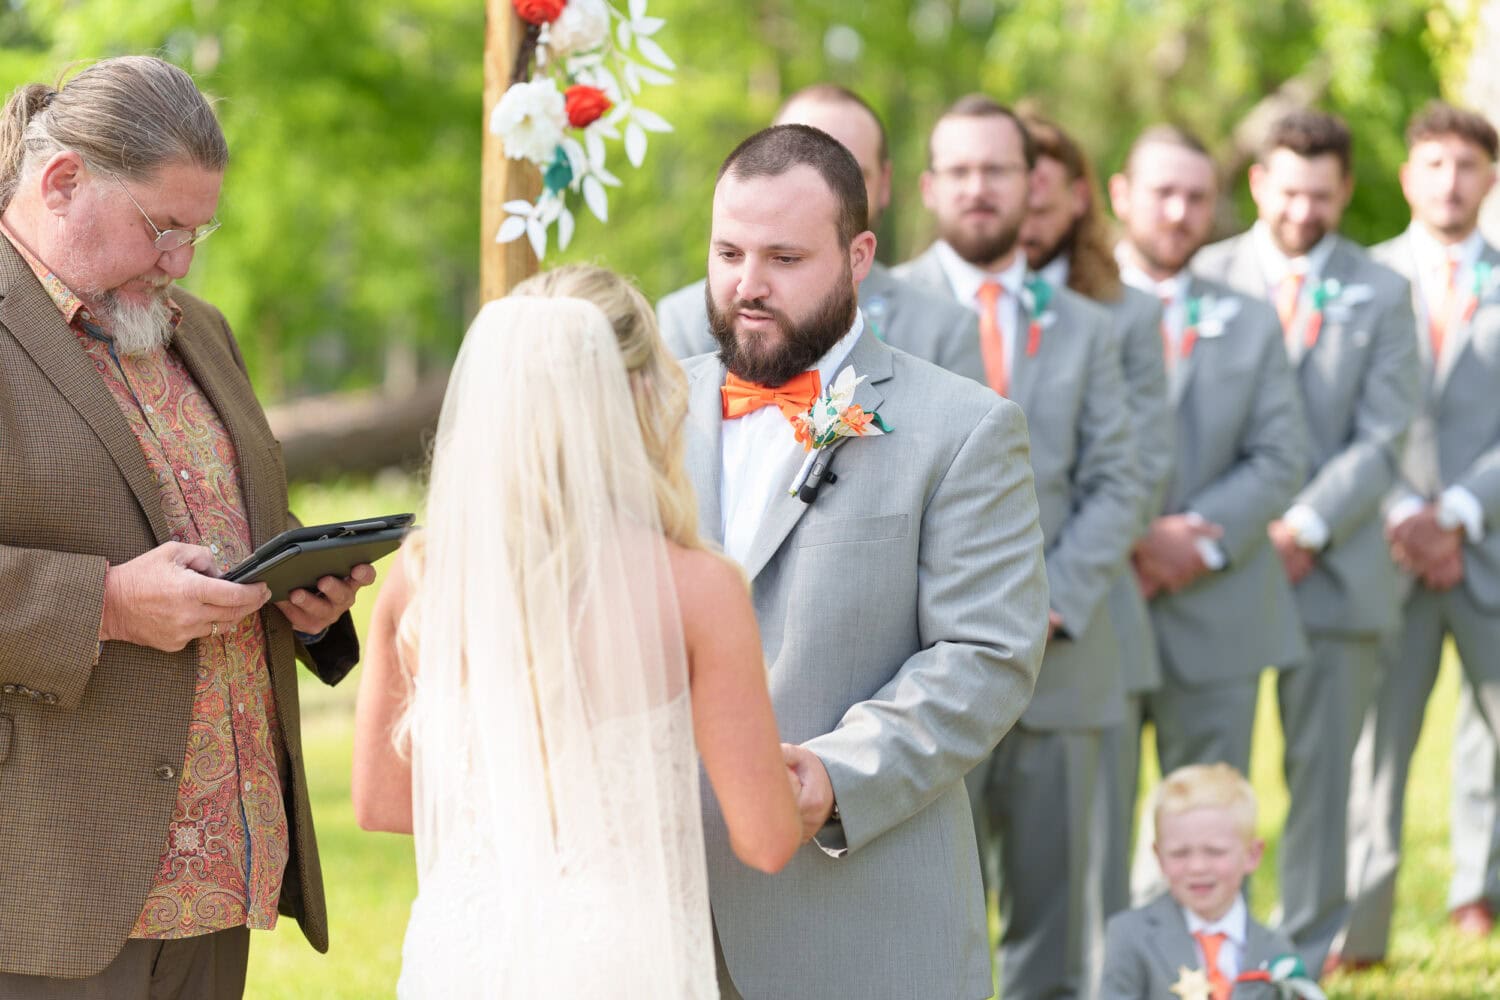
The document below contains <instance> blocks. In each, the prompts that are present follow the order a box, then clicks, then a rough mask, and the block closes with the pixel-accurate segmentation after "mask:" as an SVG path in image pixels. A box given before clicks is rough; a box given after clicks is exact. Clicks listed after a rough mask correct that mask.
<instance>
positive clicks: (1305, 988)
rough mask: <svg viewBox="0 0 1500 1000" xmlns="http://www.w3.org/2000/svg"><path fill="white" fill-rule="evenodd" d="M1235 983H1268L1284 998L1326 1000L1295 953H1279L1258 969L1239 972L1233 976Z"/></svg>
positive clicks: (1287, 999)
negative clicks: (1279, 954)
mask: <svg viewBox="0 0 1500 1000" xmlns="http://www.w3.org/2000/svg"><path fill="white" fill-rule="evenodd" d="M1234 981H1235V982H1236V983H1268V984H1270V985H1271V986H1272V987H1274V988H1275V989H1276V992H1277V994H1278V995H1279V996H1281V997H1283V998H1285V1000H1294V998H1295V1000H1328V998H1327V996H1326V995H1325V994H1324V993H1323V991H1322V989H1320V988H1319V987H1318V984H1317V981H1316V980H1314V979H1313V978H1312V977H1311V976H1309V975H1308V974H1307V968H1306V966H1304V965H1303V964H1302V959H1300V958H1298V957H1297V956H1296V955H1281V956H1279V957H1277V958H1273V959H1272V960H1271V961H1269V962H1266V963H1264V964H1263V965H1261V967H1260V968H1258V969H1250V970H1248V971H1246V972H1241V973H1240V974H1239V975H1238V976H1235V977H1234Z"/></svg>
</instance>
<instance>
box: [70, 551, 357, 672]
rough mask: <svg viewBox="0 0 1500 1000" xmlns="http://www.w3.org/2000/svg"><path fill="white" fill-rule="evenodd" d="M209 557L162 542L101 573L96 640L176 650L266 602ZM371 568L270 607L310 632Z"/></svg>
mask: <svg viewBox="0 0 1500 1000" xmlns="http://www.w3.org/2000/svg"><path fill="white" fill-rule="evenodd" d="M218 575H219V569H218V565H217V563H216V561H215V559H214V554H213V552H211V551H210V550H209V549H207V548H205V547H203V546H201V545H188V544H185V543H183V542H166V543H165V544H162V545H158V546H157V547H156V548H154V549H151V550H150V551H148V552H144V553H142V554H141V555H139V556H136V557H135V558H134V559H132V560H130V561H129V562H125V563H121V564H120V565H118V566H111V567H110V568H109V569H108V570H106V571H105V574H104V616H103V620H102V621H101V622H100V625H99V641H100V642H106V641H110V640H117V641H121V642H131V643H135V644H137V645H140V646H149V647H151V648H152V649H159V650H162V651H163V652H169V653H170V652H176V651H177V650H179V649H182V648H183V647H184V646H186V645H187V644H188V643H189V642H192V641H193V640H194V639H202V638H205V637H207V636H211V635H218V634H220V633H223V632H227V631H229V630H230V629H232V628H233V627H234V626H235V625H237V624H238V623H239V622H240V621H241V620H243V619H244V618H245V617H246V616H247V615H251V614H254V613H255V612H257V611H259V610H260V609H261V607H262V606H264V605H265V603H266V602H267V601H269V600H270V599H271V590H270V588H269V587H267V586H266V585H265V584H263V583H230V582H229V581H228V580H221V579H218ZM374 580H375V570H374V568H373V567H371V566H368V565H361V566H356V567H354V569H353V570H352V571H351V572H350V575H349V576H347V577H344V578H343V579H340V578H338V577H335V576H325V577H323V578H322V579H321V580H319V581H318V589H317V590H316V591H311V590H294V591H292V593H291V594H290V595H289V597H288V599H287V600H285V601H277V602H276V607H277V608H278V609H279V610H280V611H281V613H282V614H283V615H285V616H286V619H287V621H288V622H290V623H291V625H292V628H294V629H296V630H297V631H298V632H303V633H306V634H309V635H314V634H317V633H319V632H322V631H323V630H324V629H326V628H328V627H329V626H330V625H332V624H333V623H334V622H336V621H337V620H338V619H339V617H340V616H341V615H343V613H344V612H345V611H348V610H349V609H350V608H351V607H352V606H353V605H354V598H355V595H356V594H357V593H358V591H359V588H361V587H364V586H368V585H369V584H371V583H373V582H374Z"/></svg>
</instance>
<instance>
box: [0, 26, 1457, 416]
mask: <svg viewBox="0 0 1500 1000" xmlns="http://www.w3.org/2000/svg"><path fill="white" fill-rule="evenodd" d="M1460 6H1461V5H1460ZM1469 7H1472V8H1474V10H1477V7H1476V6H1475V5H1469ZM1459 9H1460V8H1459V7H1451V6H1449V5H1447V4H1443V3H1437V2H1436V0H1432V2H1421V0H1265V2H1256V3H1252V2H1250V0H1235V2H1230V3H1223V2H1220V0H1025V2H1022V0H869V2H866V3H863V4H860V5H858V6H856V7H852V6H851V5H849V4H848V3H845V2H840V0H751V2H747V3H741V4H714V5H712V6H710V5H707V4H704V3H702V2H701V0H651V11H652V13H653V14H657V15H660V16H662V17H665V18H667V19H668V24H667V26H666V28H664V29H663V30H662V33H661V35H660V36H659V38H660V40H661V42H662V44H663V45H664V46H665V47H666V48H667V50H668V52H669V53H670V54H671V55H672V56H673V57H674V58H675V59H676V61H677V63H678V66H679V72H678V73H677V74H676V84H675V85H674V86H672V87H669V88H664V87H648V88H647V89H646V91H645V93H644V95H643V97H642V101H643V103H644V104H645V106H647V107H649V108H651V109H652V110H654V111H657V112H659V113H660V114H662V115H663V116H664V117H666V118H667V120H668V121H670V122H671V123H672V124H673V125H674V126H675V129H676V130H675V131H674V132H672V133H670V134H665V135H653V136H652V137H651V140H650V151H649V153H648V156H647V160H646V165H645V167H644V168H643V169H642V170H633V169H630V168H629V166H628V165H627V164H626V163H625V162H624V157H623V155H620V153H619V152H618V149H617V150H616V152H615V153H614V154H612V155H613V156H614V157H616V159H615V161H614V162H613V164H612V166H613V167H614V168H616V170H617V172H618V173H619V175H620V177H621V178H622V180H623V182H624V183H623V186H622V187H621V188H620V189H618V190H616V191H613V192H611V197H610V221H609V223H608V225H607V226H604V225H601V224H599V223H598V222H597V221H596V220H594V219H593V218H592V216H590V215H588V214H587V213H586V212H585V213H583V214H582V215H581V216H580V219H579V226H578V231H577V234H576V236H575V237H574V242H573V246H572V248H570V250H569V252H568V253H567V254H565V255H562V256H561V258H560V259H572V260H593V261H598V262H600V263H603V264H606V265H609V266H611V267H615V268H617V269H619V270H621V271H625V272H627V273H631V274H634V275H636V276H637V278H638V279H639V281H640V283H641V285H642V287H643V288H644V289H645V290H646V291H647V293H648V294H649V295H651V296H652V297H657V296H660V295H662V294H665V293H666V292H668V291H670V290H672V289H673V288H676V287H678V286H679V285H682V284H685V283H687V282H689V281H692V280H695V279H696V278H698V277H700V276H701V275H702V273H703V262H704V260H705V258H706V255H707V235H708V225H709V215H710V199H711V196H712V191H713V180H714V174H715V172H716V171H717V168H718V165H719V163H720V162H721V161H722V159H723V158H724V156H725V155H726V154H727V153H728V151H729V150H730V149H731V148H732V147H733V146H734V144H735V143H736V142H738V141H739V140H740V139H741V138H743V137H744V136H745V135H747V134H749V133H750V132H752V131H754V130H755V129H757V128H759V127H761V126H762V125H764V124H765V123H766V122H768V121H769V120H770V118H771V117H772V115H773V114H774V113H775V110H776V108H777V106H778V105H779V103H780V101H781V99H782V97H783V95H785V94H787V93H789V92H790V91H792V90H794V89H796V88H798V87H801V86H804V85H806V84H809V83H813V82H816V81H819V80H832V81H835V82H839V83H843V84H846V85H848V86H850V87H853V88H854V89H856V90H858V91H860V92H861V93H862V94H864V95H865V96H866V97H867V98H868V99H869V100H870V101H871V103H872V104H873V105H874V106H875V107H876V108H877V109H878V110H879V111H880V112H881V114H882V115H883V116H884V118H885V120H886V122H887V125H888V128H889V131H890V133H891V137H892V156H893V160H894V163H895V197H894V202H893V206H892V210H891V212H890V213H889V214H888V215H887V217H886V219H885V221H884V222H883V223H882V226H881V229H880V232H879V233H878V235H879V236H880V256H881V258H882V259H883V260H886V261H889V262H895V261H899V260H902V259H905V258H906V257H909V256H911V255H912V254H914V253H916V252H917V251H919V250H920V249H921V248H922V246H923V245H924V244H925V243H926V241H927V239H928V238H929V233H930V230H929V226H928V221H927V216H926V213H925V212H924V210H923V209H922V206H921V199H920V196H919V193H918V187H917V178H918V176H919V174H920V173H921V170H922V168H923V166H924V164H925V159H926V149H925V145H926V136H927V132H928V130H929V129H930V127H931V124H932V122H933V121H934V120H935V119H936V117H937V115H938V114H939V113H940V111H941V110H942V108H943V107H944V106H945V105H947V104H948V103H950V102H951V101H952V100H953V99H954V98H956V97H958V96H960V95H961V94H963V93H965V92H967V91H970V90H974V89H979V88H983V89H985V90H986V91H987V92H989V93H991V94H993V95H994V96H996V97H998V98H1000V99H1002V100H1005V101H1008V102H1012V103H1016V102H1020V101H1022V100H1023V99H1024V100H1026V101H1027V102H1028V103H1029V104H1031V105H1033V106H1035V107H1036V108H1038V109H1039V110H1041V111H1042V112H1044V113H1047V114H1049V115H1051V116H1053V117H1055V118H1057V119H1058V120H1059V121H1061V122H1062V124H1064V125H1065V126H1066V127H1068V128H1069V129H1070V130H1072V131H1073V132H1074V133H1075V134H1076V135H1077V136H1078V137H1079V139H1080V140H1081V141H1082V142H1083V144H1084V145H1085V147H1086V148H1087V149H1089V150H1090V151H1091V152H1092V153H1093V154H1094V155H1095V157H1096V158H1097V160H1098V163H1099V165H1100V167H1101V170H1102V172H1104V173H1108V172H1109V171H1110V170H1113V169H1115V168H1116V167H1117V166H1118V165H1119V163H1120V161H1121V159H1122V158H1123V155H1124V151H1125V149H1126V147H1127V146H1128V145H1129V143H1130V141H1131V139H1132V138H1133V137H1134V136H1135V134H1136V133H1137V132H1138V131H1139V130H1140V129H1141V128H1142V127H1143V126H1145V125H1147V124H1149V123H1152V122H1156V121H1161V120H1169V121H1175V122H1178V123H1180V124H1182V125H1185V126H1188V127H1189V128H1191V129H1193V130H1194V131H1196V132H1198V133H1199V134H1200V135H1202V136H1203V137H1204V139H1205V140H1206V141H1207V142H1208V143H1209V145H1210V147H1211V148H1212V149H1213V150H1214V151H1215V152H1216V154H1217V155H1218V156H1219V158H1220V159H1221V161H1222V162H1223V163H1225V164H1226V165H1232V176H1233V177H1234V178H1235V179H1236V181H1237V183H1238V185H1239V188H1240V191H1239V193H1238V201H1237V204H1238V206H1239V216H1240V221H1241V222H1245V223H1247V222H1248V221H1249V219H1250V217H1251V216H1250V212H1249V210H1248V204H1247V202H1246V200H1245V195H1244V192H1243V180H1242V176H1243V169H1242V168H1243V166H1244V163H1243V160H1242V157H1241V154H1239V153H1238V152H1237V151H1236V150H1235V147H1234V142H1233V135H1234V130H1235V127H1236V126H1237V125H1238V124H1239V123H1240V121H1241V120H1242V119H1243V117H1244V116H1245V114H1246V112H1247V111H1249V109H1250V108H1252V107H1253V106H1254V105H1255V104H1256V102H1257V101H1259V100H1260V99H1261V98H1262V97H1264V96H1265V95H1267V94H1268V93H1271V92H1273V91H1275V90H1276V89H1277V88H1278V87H1280V86H1281V85H1282V84H1284V83H1286V82H1287V81H1288V80H1292V79H1294V78H1297V79H1306V80H1309V81H1311V82H1312V84H1313V90H1314V92H1315V93H1318V94H1320V95H1322V96H1321V103H1322V104H1323V105H1324V106H1326V107H1327V108H1329V109H1330V110H1333V111H1336V112H1338V113H1340V114H1343V115H1345V116H1346V117H1347V118H1348V120H1349V122H1350V124H1351V126H1352V127H1353V129H1354V131H1355V137H1356V140H1355V141H1356V170H1357V173H1358V176H1357V180H1358V184H1357V187H1356V193H1355V199H1354V202H1353V204H1352V205H1351V206H1350V209H1349V213H1348V215H1347V221H1346V226H1345V229H1346V231H1347V232H1348V233H1349V234H1350V235H1351V236H1353V237H1355V238H1357V239H1361V240H1366V241H1370V240H1375V239H1378V238H1383V237H1385V236H1388V235H1390V234H1391V233H1393V232H1394V231H1396V230H1397V229H1399V228H1400V227H1401V226H1402V225H1404V224H1405V221H1406V210H1405V205H1404V203H1403V202H1402V200H1401V198H1400V193H1399V189H1398V187H1397V185H1396V180H1395V170H1396V166H1397V165H1398V164H1399V163H1400V161H1401V159H1402V158H1403V153H1404V151H1403V149H1402V142H1401V131H1402V126H1403V124H1404V121H1405V119H1406V117H1407V115H1408V114H1409V113H1410V112H1411V111H1412V110H1413V109H1414V108H1415V107H1416V106H1417V105H1419V104H1420V103H1421V102H1423V101H1424V100H1426V99H1427V98H1429V97H1433V96H1436V95H1437V94H1438V93H1439V92H1440V91H1444V90H1446V91H1448V92H1450V93H1451V92H1452V91H1453V90H1454V89H1455V83H1454V81H1455V80H1456V78H1457V74H1458V73H1459V72H1461V68H1462V66H1463V64H1464V60H1465V59H1466V57H1467V54H1468V52H1469V48H1470V46H1471V45H1472V37H1473V30H1472V28H1473V20H1474V17H1475V13H1474V10H1469V9H1468V8H1462V10H1461V11H1460V13H1457V14H1455V13H1454V11H1455V10H1459ZM483 21H484V4H482V3H480V2H479V0H384V2H380V3H363V2H360V0H305V2H303V3H299V4H274V3H266V2H256V0H240V2H234V3H231V2H229V0H8V3H0V83H3V84H5V85H14V84H17V83H21V82H24V81H27V80H32V79H51V78H53V77H54V76H55V75H56V71H57V70H58V69H60V68H61V67H62V66H63V65H65V64H66V63H68V62H69V61H71V60H74V59H79V58H90V57H97V56H104V55H111V54H115V53H120V52H135V51H160V52H161V53H162V54H164V55H165V56H166V57H167V58H170V59H172V60H173V61H175V62H177V63H179V64H180V65H183V66H185V67H187V68H188V69H190V70H191V71H193V72H194V73H195V74H196V75H197V77H198V78H199V80H200V81H201V83H202V85H203V86H204V87H205V89H207V90H208V91H210V92H212V93H213V94H215V95H217V96H219V97H220V98H221V99H222V103H221V105H220V111H221V114H222V117H223V121H224V125H225V129H226V132H227V133H228V135H229V139H230V143H231V148H232V157H233V162H232V165H231V168H230V173H229V176H228V179H227V181H226V185H225V191H224V204H223V206H222V208H223V211H222V212H221V215H222V217H223V218H224V219H225V227H224V229H223V231H222V232H220V233H219V234H217V235H215V237H214V238H213V240H211V241H209V242H208V243H205V244H204V247H203V249H202V251H201V252H200V255H199V260H198V266H197V267H195V268H194V273H193V277H192V280H191V282H190V284H191V285H192V287H193V288H194V289H195V290H197V291H199V292H201V293H203V294H204V295H206V296H208V297H209V298H210V299H212V300H213V301H215V302H216V303H217V304H219V305H220V306H221V307H222V308H223V309H224V311H225V312H226V314H227V315H228V316H229V319H230V321H231V323H233V324H234V326H235V329H236V331H237V332H238V333H239V335H240V338H241V340H242V341H243V343H244V345H245V348H246V353H247V356H248V360H249V363H250V365H251V370H252V372H253V373H254V375H255V377H256V380H257V382H258V383H259V386H260V389H261V391H262V394H263V395H265V396H267V397H269V398H276V397H279V396H282V395H286V394H290V393H293V392H296V391H300V390H306V389H311V388H328V387H334V386H342V385H352V384H365V383H369V382H371V381H373V380H376V379H378V378H379V376H380V373H381V368H382V363H383V362H382V359H383V356H384V353H385V349H386V348H388V347H389V346H391V345H397V344H399V345H407V346H409V347H412V348H414V349H415V350H416V351H417V353H418V354H419V356H421V357H422V358H425V359H429V360H442V359H446V358H447V357H451V355H452V353H453V351H454V349H455V348H456V345H457V343H458V340H459V337H460V335H461V333H462V330H463V329H464V327H465V325H466V323H467V320H468V318H469V317H470V315H471V314H472V312H473V309H474V306H475V299H476V288H477V270H478V253H477V251H478V249H479V247H480V245H481V243H480V240H481V239H482V238H483V237H481V234H479V233H478V228H479V227H478V219H479V211H478V207H479V206H478V204H477V201H478V191H479V174H480V164H479V148H480V138H481V130H482V125H483V122H482V112H481V106H480V102H481V97H480V92H481V82H482V81H481V61H480V60H481V53H482V45H483V38H484V30H483V29H484V23H483Z"/></svg>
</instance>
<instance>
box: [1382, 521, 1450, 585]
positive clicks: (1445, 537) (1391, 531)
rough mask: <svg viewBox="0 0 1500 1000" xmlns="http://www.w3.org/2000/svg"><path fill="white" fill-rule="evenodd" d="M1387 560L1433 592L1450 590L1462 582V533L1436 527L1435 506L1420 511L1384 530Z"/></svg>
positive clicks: (1439, 525) (1438, 525)
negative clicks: (1388, 551) (1391, 560)
mask: <svg viewBox="0 0 1500 1000" xmlns="http://www.w3.org/2000/svg"><path fill="white" fill-rule="evenodd" d="M1385 540H1386V543H1387V544H1389V545H1390V547H1391V558H1392V559H1394V560H1396V565H1397V566H1400V567H1401V569H1402V570H1404V571H1405V572H1407V573H1410V574H1411V575H1412V576H1414V577H1417V578H1418V579H1419V580H1421V581H1422V583H1423V584H1425V585H1426V586H1428V587H1430V588H1432V589H1433V590H1451V589H1452V588H1454V587H1456V586H1458V584H1459V583H1460V582H1462V581H1463V578H1464V529H1463V528H1462V527H1454V528H1444V527H1443V526H1442V525H1441V524H1439V523H1438V505H1437V504H1436V503H1429V504H1427V505H1426V506H1424V507H1423V508H1422V509H1421V510H1420V511H1418V512H1417V513H1415V514H1413V515H1412V516H1411V517H1408V518H1407V519H1406V520H1404V521H1401V522H1400V523H1398V524H1395V525H1391V526H1388V527H1387V528H1386V530H1385Z"/></svg>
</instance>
